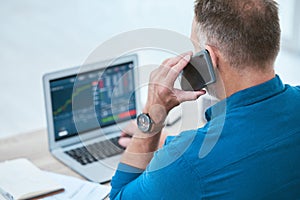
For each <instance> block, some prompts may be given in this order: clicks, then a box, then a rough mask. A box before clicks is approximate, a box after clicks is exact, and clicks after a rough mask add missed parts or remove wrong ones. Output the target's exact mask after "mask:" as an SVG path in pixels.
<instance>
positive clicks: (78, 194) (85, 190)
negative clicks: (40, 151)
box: [44, 172, 111, 200]
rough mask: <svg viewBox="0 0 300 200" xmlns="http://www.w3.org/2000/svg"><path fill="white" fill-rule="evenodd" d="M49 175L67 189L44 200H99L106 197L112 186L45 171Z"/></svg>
mask: <svg viewBox="0 0 300 200" xmlns="http://www.w3.org/2000/svg"><path fill="white" fill-rule="evenodd" d="M45 173H47V175H48V176H49V177H50V178H51V179H53V180H54V181H56V182H57V183H59V184H60V185H62V186H63V187H64V188H65V191H64V192H62V193H59V194H56V195H53V196H50V197H47V198H44V200H67V199H72V200H83V199H89V200H99V199H104V198H105V197H106V196H107V195H108V194H109V192H110V189H111V187H110V186H105V185H100V184H98V183H92V182H88V181H84V180H80V179H78V178H74V177H69V176H65V175H60V174H55V173H52V172H45Z"/></svg>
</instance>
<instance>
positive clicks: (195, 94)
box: [175, 89, 206, 103]
mask: <svg viewBox="0 0 300 200" xmlns="http://www.w3.org/2000/svg"><path fill="white" fill-rule="evenodd" d="M204 94H206V91H205V90H200V91H183V90H178V89H176V90H175V95H176V97H177V100H178V101H179V102H180V103H183V102H185V101H194V100H197V99H198V98H199V97H200V96H202V95H204Z"/></svg>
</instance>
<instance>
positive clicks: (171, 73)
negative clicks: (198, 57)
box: [167, 54, 191, 83]
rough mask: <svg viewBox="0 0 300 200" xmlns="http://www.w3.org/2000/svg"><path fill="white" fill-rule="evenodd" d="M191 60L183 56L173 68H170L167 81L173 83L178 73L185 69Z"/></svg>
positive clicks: (188, 56)
mask: <svg viewBox="0 0 300 200" xmlns="http://www.w3.org/2000/svg"><path fill="white" fill-rule="evenodd" d="M190 59H191V55H189V54H187V55H185V56H184V57H183V58H182V59H181V60H180V61H179V62H178V63H177V64H176V65H175V66H174V67H172V68H171V69H170V71H169V73H168V78H167V79H168V81H170V82H171V83H173V82H175V80H176V78H177V77H178V76H179V74H180V72H181V71H182V70H183V69H184V68H185V67H186V65H187V64H188V62H189V61H190Z"/></svg>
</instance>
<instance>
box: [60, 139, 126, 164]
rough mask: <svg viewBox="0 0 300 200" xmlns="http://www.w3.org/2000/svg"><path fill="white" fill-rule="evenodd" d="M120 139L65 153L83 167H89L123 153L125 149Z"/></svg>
mask: <svg viewBox="0 0 300 200" xmlns="http://www.w3.org/2000/svg"><path fill="white" fill-rule="evenodd" d="M119 138H120V137H115V138H112V139H110V140H104V141H100V142H97V143H94V144H90V145H88V146H86V147H79V148H76V149H71V150H68V151H65V153H66V154H68V155H69V156H71V157H72V158H74V159H75V160H76V161H77V162H79V163H80V164H81V165H87V164H90V163H93V162H97V161H98V160H102V159H104V158H108V157H111V156H114V155H117V154H120V153H122V152H123V151H124V148H123V147H122V146H120V145H119V143H118V140H119Z"/></svg>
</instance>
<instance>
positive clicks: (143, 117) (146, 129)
mask: <svg viewBox="0 0 300 200" xmlns="http://www.w3.org/2000/svg"><path fill="white" fill-rule="evenodd" d="M137 125H138V128H139V129H140V130H141V131H142V132H143V133H154V132H158V131H160V130H161V129H162V128H163V126H164V125H163V124H155V122H154V121H153V120H152V119H151V117H150V116H149V114H148V113H142V114H140V115H139V116H138V117H137Z"/></svg>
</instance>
